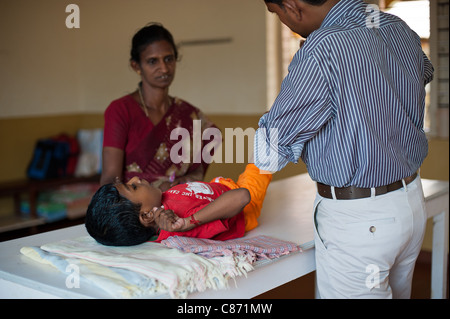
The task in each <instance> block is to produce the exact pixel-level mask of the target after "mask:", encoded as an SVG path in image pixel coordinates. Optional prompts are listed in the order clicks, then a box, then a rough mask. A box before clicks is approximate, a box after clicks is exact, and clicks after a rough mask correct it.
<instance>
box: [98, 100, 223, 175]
mask: <svg viewBox="0 0 450 319" xmlns="http://www.w3.org/2000/svg"><path fill="white" fill-rule="evenodd" d="M194 120H201V122H200V123H201V133H200V134H202V133H203V131H204V130H205V129H207V128H211V127H214V128H216V126H215V125H214V123H212V122H211V121H210V120H208V119H207V118H206V117H205V116H204V114H203V113H202V112H201V111H200V110H199V109H198V108H196V107H194V106H192V105H191V104H189V103H187V102H185V101H183V100H180V99H177V98H174V99H173V103H172V105H171V106H170V107H169V109H168V110H167V112H166V114H165V115H164V117H163V119H162V120H161V121H160V122H159V123H158V124H156V125H153V123H152V122H151V121H150V119H148V118H147V117H146V115H145V113H144V111H143V110H142V108H141V107H140V105H139V103H138V102H137V101H135V100H134V99H133V98H132V97H131V95H127V96H124V97H122V98H120V99H118V100H116V101H113V102H112V103H111V104H110V106H109V107H108V108H107V110H106V111H105V129H104V140H103V147H106V146H109V147H116V148H119V149H122V150H123V151H124V153H125V160H124V170H123V171H124V174H123V176H122V178H123V180H124V181H125V182H126V181H128V180H129V179H130V178H132V177H133V176H139V177H140V178H143V179H146V180H147V181H149V182H155V181H160V182H163V181H169V180H171V179H174V178H176V177H180V176H184V175H186V174H189V173H190V172H192V171H195V170H196V169H197V168H198V167H199V166H200V165H201V166H203V169H204V171H206V169H207V167H208V165H209V163H208V162H205V161H204V159H203V158H202V156H201V150H203V147H204V145H206V144H208V143H209V142H210V141H211V140H213V138H212V137H211V140H205V141H204V140H201V149H200V153H198V154H193V149H194V148H193V141H192V138H193V136H194V122H193V121H194ZM178 127H181V128H185V129H186V130H187V131H188V132H189V137H190V138H189V143H190V146H188V148H186V149H189V150H190V154H189V160H188V161H185V162H180V163H174V162H172V160H171V156H170V154H171V149H172V147H173V146H174V145H175V144H177V143H179V142H180V139H181V137H178V138H177V139H176V140H171V139H170V135H171V132H172V130H174V129H175V128H178ZM200 139H201V135H200ZM218 139H219V137H216V140H218ZM184 142H185V143H187V141H184ZM178 146H179V145H178ZM194 159H196V160H194Z"/></svg>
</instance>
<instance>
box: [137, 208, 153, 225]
mask: <svg viewBox="0 0 450 319" xmlns="http://www.w3.org/2000/svg"><path fill="white" fill-rule="evenodd" d="M154 216H155V215H154V213H153V212H151V211H150V212H145V211H141V212H139V221H140V222H141V224H142V225H143V226H144V227H150V226H152V224H153V222H154V221H155V218H154Z"/></svg>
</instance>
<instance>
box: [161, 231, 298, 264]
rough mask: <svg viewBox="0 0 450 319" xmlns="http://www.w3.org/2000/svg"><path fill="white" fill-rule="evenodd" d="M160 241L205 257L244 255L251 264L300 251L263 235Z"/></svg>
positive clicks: (295, 247)
mask: <svg viewBox="0 0 450 319" xmlns="http://www.w3.org/2000/svg"><path fill="white" fill-rule="evenodd" d="M161 243H162V244H164V245H166V246H168V247H172V248H177V249H179V250H181V251H183V252H190V253H194V254H197V255H200V256H203V257H205V258H214V257H217V256H227V255H232V254H236V255H238V256H245V257H246V261H247V262H250V263H251V264H253V263H254V262H256V261H259V260H263V259H275V258H279V257H281V256H283V255H287V254H289V253H292V252H296V251H298V252H301V248H300V247H299V246H298V245H297V244H294V243H291V242H288V241H284V240H279V239H276V238H272V237H269V236H264V235H261V236H256V237H252V238H239V239H232V240H227V241H217V240H211V239H201V238H191V237H180V236H173V237H169V238H168V239H166V240H163V241H162V242H161Z"/></svg>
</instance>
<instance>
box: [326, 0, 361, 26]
mask: <svg viewBox="0 0 450 319" xmlns="http://www.w3.org/2000/svg"><path fill="white" fill-rule="evenodd" d="M364 5H365V4H364V2H363V1H362V0H340V1H339V2H338V3H336V5H335V6H334V7H333V8H331V10H330V12H328V14H327V16H326V17H325V19H324V20H323V22H322V25H321V26H320V28H325V27H329V26H332V25H333V24H335V23H336V21H337V20H339V19H340V18H342V17H345V16H346V15H347V14H348V12H349V11H353V10H355V9H357V8H359V7H362V6H364Z"/></svg>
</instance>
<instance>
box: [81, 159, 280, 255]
mask: <svg viewBox="0 0 450 319" xmlns="http://www.w3.org/2000/svg"><path fill="white" fill-rule="evenodd" d="M271 179H272V175H271V174H261V173H260V171H259V169H258V168H257V167H256V166H255V165H254V164H248V165H247V167H246V169H245V171H244V172H243V173H242V174H241V175H240V176H239V179H238V180H237V182H234V181H233V180H231V179H229V178H223V177H217V178H215V179H213V180H212V181H211V182H210V183H205V182H189V183H186V184H179V185H176V186H174V187H172V188H170V189H169V190H167V191H165V192H161V190H160V189H159V188H156V187H153V186H152V185H150V184H149V183H148V182H147V181H146V180H141V179H139V178H138V177H133V178H132V179H130V180H129V181H128V182H127V183H126V184H123V183H120V182H118V183H114V184H107V185H104V186H102V187H101V188H100V189H99V190H98V191H97V192H96V193H95V195H94V196H93V198H92V200H91V202H90V204H89V207H88V210H87V212H86V229H87V231H88V233H89V234H90V235H91V236H92V237H93V238H94V239H95V240H96V241H98V242H99V243H101V244H103V245H108V246H131V245H138V244H141V243H143V242H145V241H149V240H150V238H152V237H153V236H157V239H156V241H157V242H160V241H161V240H164V239H166V238H168V237H170V236H175V235H179V236H185V237H196V238H208V239H214V240H228V239H233V238H239V237H242V236H244V234H245V232H246V231H249V230H251V229H253V228H255V227H256V226H257V225H258V222H257V218H258V217H259V215H260V213H261V208H262V204H263V201H264V197H265V195H266V190H267V187H268V186H269V183H270V181H271Z"/></svg>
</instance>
